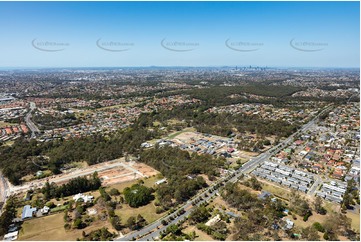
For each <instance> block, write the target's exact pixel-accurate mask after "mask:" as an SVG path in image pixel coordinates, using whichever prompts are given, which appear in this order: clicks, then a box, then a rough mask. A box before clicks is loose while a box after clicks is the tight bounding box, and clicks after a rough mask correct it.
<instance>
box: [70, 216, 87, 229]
mask: <svg viewBox="0 0 361 242" xmlns="http://www.w3.org/2000/svg"><path fill="white" fill-rule="evenodd" d="M84 225H85V224H84V223H83V221H82V220H81V218H77V219H75V220H74V223H73V226H74V228H77V229H82V228H84Z"/></svg>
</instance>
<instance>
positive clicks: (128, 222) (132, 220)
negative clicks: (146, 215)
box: [126, 216, 136, 230]
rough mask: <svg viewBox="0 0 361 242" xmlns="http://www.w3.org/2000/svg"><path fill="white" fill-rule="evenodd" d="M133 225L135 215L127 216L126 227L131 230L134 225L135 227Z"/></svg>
mask: <svg viewBox="0 0 361 242" xmlns="http://www.w3.org/2000/svg"><path fill="white" fill-rule="evenodd" d="M135 225H136V220H135V217H133V216H130V217H129V218H128V220H127V223H126V226H127V227H128V228H130V229H131V230H133V229H134V227H135Z"/></svg>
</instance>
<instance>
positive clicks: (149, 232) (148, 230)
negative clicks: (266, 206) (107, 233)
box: [115, 107, 330, 241]
mask: <svg viewBox="0 0 361 242" xmlns="http://www.w3.org/2000/svg"><path fill="white" fill-rule="evenodd" d="M329 108H330V107H326V108H325V109H324V110H322V111H321V112H320V113H319V114H318V115H316V116H315V117H314V118H313V119H312V120H311V121H309V122H308V123H306V124H305V125H303V126H302V127H301V128H300V129H299V130H298V131H297V132H295V133H293V134H292V135H291V136H289V137H288V138H286V139H285V140H284V141H282V142H281V143H280V144H278V145H277V146H276V147H274V148H272V149H270V150H267V151H266V152H264V153H262V154H260V155H258V156H257V157H254V158H251V159H250V160H249V161H248V162H247V163H245V164H244V165H243V166H242V167H240V168H239V169H238V170H236V171H235V172H233V173H232V174H230V175H228V176H227V177H225V178H222V179H220V180H219V181H217V182H216V184H214V185H212V186H210V187H208V188H207V189H206V190H204V191H202V192H200V193H199V194H198V195H196V196H195V197H193V198H191V199H190V200H188V201H187V202H186V203H185V204H184V205H183V206H181V207H180V208H178V209H177V210H176V211H175V212H173V213H171V214H169V215H167V216H164V217H162V218H160V219H158V220H157V221H155V222H153V223H151V224H149V225H148V226H146V227H144V228H142V229H141V230H138V231H134V232H131V233H129V234H126V235H125V236H123V237H120V238H117V239H115V240H118V241H128V240H135V239H138V240H142V241H146V240H154V239H155V238H157V237H158V236H159V235H160V233H161V232H163V231H165V230H166V229H167V227H168V226H170V225H172V224H177V223H178V222H179V221H181V220H183V219H185V218H186V217H187V216H188V215H189V214H190V213H191V212H192V209H193V207H194V206H193V204H195V205H199V204H201V203H203V202H204V201H209V200H210V199H211V198H212V197H213V196H214V195H216V194H217V193H218V192H219V189H220V187H221V186H222V184H224V183H225V182H233V183H234V182H236V181H237V180H238V179H239V177H240V176H241V175H242V174H245V173H249V172H251V171H252V170H254V169H255V168H256V167H257V166H258V165H260V164H261V163H263V162H265V161H266V160H268V159H269V158H270V157H271V156H272V155H274V154H276V153H278V152H279V151H280V150H281V149H283V148H285V147H286V146H288V145H290V144H291V142H293V139H294V138H295V136H296V135H299V134H301V133H304V132H306V131H307V130H308V129H309V128H311V127H312V126H313V125H315V123H316V120H317V119H318V117H319V116H320V115H321V114H322V113H323V112H325V111H326V110H328V109H329ZM217 184H219V185H220V186H219V185H218V187H216V185H217ZM200 198H201V199H200ZM180 209H183V210H184V211H185V212H184V213H183V214H182V215H179V216H178V215H177V212H178V211H179V210H180ZM171 217H172V218H173V220H172V221H171V222H169V223H168V224H167V225H162V223H161V221H162V220H167V221H169V220H171V219H170V218H171Z"/></svg>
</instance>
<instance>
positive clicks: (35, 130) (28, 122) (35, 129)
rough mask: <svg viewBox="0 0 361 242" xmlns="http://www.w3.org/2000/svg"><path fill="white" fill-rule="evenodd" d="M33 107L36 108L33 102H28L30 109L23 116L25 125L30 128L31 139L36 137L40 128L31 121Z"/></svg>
mask: <svg viewBox="0 0 361 242" xmlns="http://www.w3.org/2000/svg"><path fill="white" fill-rule="evenodd" d="M35 108H36V105H35V103H34V102H30V111H29V112H28V113H27V114H26V116H25V122H26V125H27V126H28V127H29V129H30V130H31V138H32V139H33V138H36V133H40V130H39V129H38V127H37V126H36V125H35V124H34V123H33V121H31V117H32V112H33V110H34V109H35Z"/></svg>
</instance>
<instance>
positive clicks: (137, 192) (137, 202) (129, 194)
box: [123, 184, 154, 207]
mask: <svg viewBox="0 0 361 242" xmlns="http://www.w3.org/2000/svg"><path fill="white" fill-rule="evenodd" d="M123 194H124V198H125V201H126V202H127V203H128V204H129V206H131V207H139V206H143V205H146V204H148V203H149V202H150V201H151V200H153V199H154V196H153V195H152V190H151V189H150V188H148V187H146V186H143V185H139V184H134V185H133V186H131V187H130V188H129V187H126V188H125V189H124V191H123Z"/></svg>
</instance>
